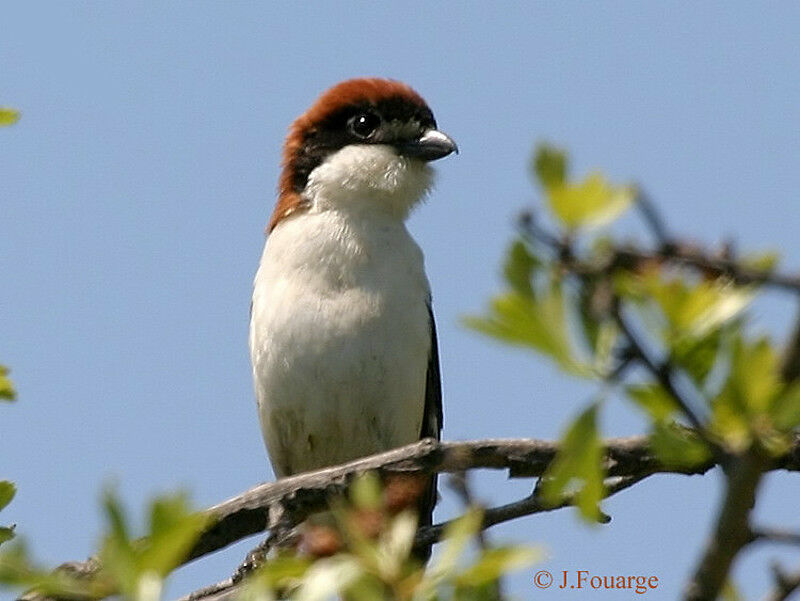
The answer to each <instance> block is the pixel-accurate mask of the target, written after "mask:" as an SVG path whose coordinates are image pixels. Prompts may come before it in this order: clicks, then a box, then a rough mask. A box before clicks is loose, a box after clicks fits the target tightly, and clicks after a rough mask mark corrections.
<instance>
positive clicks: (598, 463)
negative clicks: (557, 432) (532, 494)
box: [542, 403, 605, 522]
mask: <svg viewBox="0 0 800 601" xmlns="http://www.w3.org/2000/svg"><path fill="white" fill-rule="evenodd" d="M597 413H598V404H597V403H594V404H592V405H591V406H590V407H589V408H588V409H586V410H585V411H584V412H583V413H581V414H580V415H579V416H578V417H577V419H575V421H573V422H572V424H571V425H570V426H569V428H568V429H567V431H566V433H565V434H564V436H563V438H562V440H561V448H560V450H559V452H558V454H557V455H556V458H555V459H554V460H553V462H552V463H551V464H550V466H549V467H548V468H547V472H546V473H545V475H544V477H543V481H542V498H543V499H544V500H545V502H547V503H548V504H550V505H557V504H558V503H560V502H561V501H562V499H563V497H564V496H565V495H567V494H569V493H570V492H571V491H570V488H571V487H572V486H573V484H575V483H577V484H578V486H579V488H578V490H577V492H576V493H575V500H576V503H575V504H576V505H577V507H578V509H580V512H581V515H582V516H583V517H584V518H585V519H587V520H588V521H591V522H597V520H598V519H599V518H600V501H601V500H602V498H603V496H604V493H605V487H604V484H603V477H604V472H605V470H604V468H603V446H602V442H601V440H600V436H599V434H598V432H597Z"/></svg>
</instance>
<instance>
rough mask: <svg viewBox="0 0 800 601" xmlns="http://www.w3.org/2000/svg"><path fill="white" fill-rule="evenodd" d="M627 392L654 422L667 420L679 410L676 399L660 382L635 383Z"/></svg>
mask: <svg viewBox="0 0 800 601" xmlns="http://www.w3.org/2000/svg"><path fill="white" fill-rule="evenodd" d="M625 392H626V394H627V395H628V397H630V399H631V400H632V401H633V402H634V403H636V404H637V405H638V406H639V407H640V408H641V409H643V410H644V411H645V412H646V413H647V414H648V415H649V416H650V417H651V418H652V420H653V421H654V422H663V421H666V420H668V419H670V418H671V417H672V416H673V415H674V414H675V413H676V412H677V411H678V406H677V404H676V403H675V399H673V398H672V395H670V394H669V393H668V392H667V391H666V390H664V389H663V388H662V387H661V386H659V385H658V384H633V385H630V386H628V387H627V388H626V389H625Z"/></svg>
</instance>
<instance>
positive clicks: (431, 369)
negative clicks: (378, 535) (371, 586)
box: [414, 299, 444, 561]
mask: <svg viewBox="0 0 800 601" xmlns="http://www.w3.org/2000/svg"><path fill="white" fill-rule="evenodd" d="M428 316H429V317H430V327H431V350H430V355H429V356H428V374H427V378H426V381H425V414H424V415H423V417H422V431H421V432H420V438H435V439H436V440H439V439H440V438H441V435H442V423H443V421H444V412H443V410H442V380H441V376H440V373H439V345H438V343H437V340H436V322H435V320H434V318H433V309H432V308H431V302H430V299H428ZM436 479H437V478H436V476H435V475H434V476H432V477H431V480H430V483H429V484H428V488H427V490H426V491H425V493H424V494H423V496H422V498H421V499H420V505H419V524H420V526H430V525H431V524H432V523H433V508H434V506H435V505H436V497H437V493H436ZM414 552H415V555H416V556H417V557H418V558H419V559H421V560H422V561H427V559H428V558H429V557H430V555H431V548H430V547H425V548H421V549H415V550H414Z"/></svg>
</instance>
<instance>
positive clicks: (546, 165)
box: [532, 144, 567, 190]
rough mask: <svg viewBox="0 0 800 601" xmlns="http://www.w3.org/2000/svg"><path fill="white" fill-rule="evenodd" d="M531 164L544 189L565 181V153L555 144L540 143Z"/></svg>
mask: <svg viewBox="0 0 800 601" xmlns="http://www.w3.org/2000/svg"><path fill="white" fill-rule="evenodd" d="M532 166H533V172H534V173H535V174H536V176H537V177H538V178H539V183H540V184H541V185H542V187H543V188H544V189H545V190H546V189H548V188H551V187H554V186H560V185H561V184H563V183H564V182H565V181H566V178H567V155H566V153H565V152H564V151H563V150H561V149H559V148H556V147H555V146H550V145H548V144H540V145H539V146H538V148H537V149H536V153H535V154H534V156H533V162H532Z"/></svg>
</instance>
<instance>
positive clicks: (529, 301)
mask: <svg viewBox="0 0 800 601" xmlns="http://www.w3.org/2000/svg"><path fill="white" fill-rule="evenodd" d="M464 321H465V324H466V325H467V326H468V327H470V328H472V329H474V330H477V331H478V332H481V333H483V334H486V335H487V336H491V337H493V338H497V339H499V340H502V341H504V342H508V343H510V344H516V345H519V346H523V347H529V348H532V349H534V350H536V351H539V352H540V353H543V354H545V355H547V356H549V357H550V358H551V359H553V360H554V361H555V362H556V363H558V365H559V366H561V367H562V368H563V369H564V370H566V371H567V372H569V373H572V374H574V375H577V376H581V377H592V376H594V375H595V373H594V371H593V370H592V369H591V367H590V366H588V365H586V364H585V363H583V362H581V361H579V360H578V359H577V358H575V357H574V356H573V349H572V344H571V342H570V338H569V329H568V326H567V320H566V311H565V307H564V295H563V291H562V287H561V285H560V284H559V283H557V282H553V284H552V285H551V286H550V288H549V289H547V290H546V291H545V292H544V293H543V294H542V295H540V296H539V297H537V298H530V297H526V296H523V295H521V294H518V293H515V292H510V293H507V294H504V295H501V296H496V297H494V298H493V299H492V301H491V306H490V309H489V315H488V316H486V317H468V318H466V319H465V320H464Z"/></svg>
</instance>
